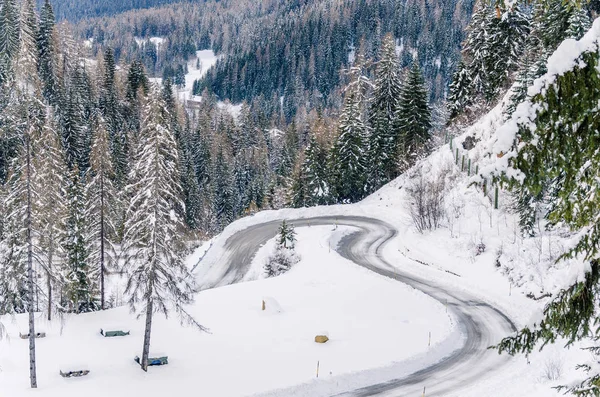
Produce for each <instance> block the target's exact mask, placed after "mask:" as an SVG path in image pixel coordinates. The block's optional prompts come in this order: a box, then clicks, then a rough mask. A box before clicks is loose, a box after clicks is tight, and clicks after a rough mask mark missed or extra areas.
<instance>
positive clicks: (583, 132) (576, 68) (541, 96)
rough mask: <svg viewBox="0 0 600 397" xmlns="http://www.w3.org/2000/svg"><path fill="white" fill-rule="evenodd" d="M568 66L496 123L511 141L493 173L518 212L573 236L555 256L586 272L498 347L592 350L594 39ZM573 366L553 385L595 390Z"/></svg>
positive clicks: (598, 235)
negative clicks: (571, 376) (573, 378)
mask: <svg viewBox="0 0 600 397" xmlns="http://www.w3.org/2000/svg"><path fill="white" fill-rule="evenodd" d="M561 34H562V32H561ZM579 48H582V47H579ZM582 49H583V48H582ZM575 54H577V53H575ZM566 56H567V57H569V56H572V54H568V55H566ZM561 61H562V59H561ZM569 65H571V66H570V67H568V68H566V69H565V70H562V71H561V72H560V74H557V73H555V74H552V75H546V76H544V77H543V78H542V79H541V80H538V81H539V84H540V86H539V87H538V88H536V89H534V90H533V92H532V95H531V96H530V97H528V98H527V99H526V100H525V101H524V103H522V104H521V105H520V106H519V108H518V109H519V111H518V112H516V113H515V114H514V115H513V118H512V120H511V121H510V122H509V123H507V124H506V127H505V128H503V131H502V132H501V133H502V134H506V135H505V136H504V137H503V139H506V138H507V137H508V138H512V147H504V148H503V150H506V151H507V152H508V153H505V155H507V156H508V158H509V159H510V160H509V168H508V169H507V170H505V171H506V172H505V173H503V174H502V175H499V176H500V177H505V178H506V179H507V180H508V181H509V183H510V185H511V187H512V189H513V191H514V192H515V193H516V194H517V195H520V196H521V197H528V198H530V200H529V202H527V204H528V205H523V206H521V207H520V210H521V211H524V213H521V214H520V215H521V217H523V216H525V217H529V218H531V217H533V218H534V219H542V218H543V219H545V220H546V221H547V227H548V228H554V227H561V228H568V229H570V231H571V232H572V233H573V234H572V236H573V241H572V242H571V245H570V248H569V249H568V250H567V251H566V253H565V254H564V255H563V256H561V257H560V258H559V261H560V260H563V259H568V258H577V259H578V260H581V261H583V262H585V266H586V270H585V271H582V273H581V276H580V277H578V278H573V281H572V282H571V284H570V285H568V286H567V287H565V288H563V289H561V290H560V291H559V292H557V293H556V294H555V295H554V297H553V299H552V300H551V301H550V302H549V303H548V304H546V305H545V308H544V312H543V314H544V315H543V318H542V319H541V320H540V321H536V323H535V324H533V325H530V326H527V327H525V328H523V329H522V330H520V331H519V332H518V333H517V334H516V335H515V336H509V337H507V338H505V339H504V340H503V341H502V342H501V343H500V344H499V345H498V349H499V350H500V352H509V353H511V354H516V353H525V354H528V353H531V352H532V351H533V350H534V349H535V348H536V347H538V346H541V348H542V349H543V348H544V347H545V346H546V345H547V344H549V343H555V342H558V341H563V342H565V341H566V346H572V345H573V344H574V343H575V342H576V341H580V340H586V341H587V343H586V345H588V346H590V347H589V348H587V349H586V350H588V351H590V352H591V353H592V354H593V355H594V357H595V356H596V355H597V354H598V351H599V349H598V345H597V344H598V341H600V334H599V331H598V328H597V325H596V324H597V323H598V318H599V313H598V305H597V301H598V294H599V290H598V285H599V284H600V260H599V255H600V251H599V247H600V245H599V242H600V229H599V224H598V221H597V220H598V217H599V215H600V211H599V208H600V205H599V202H598V195H597V194H596V191H597V186H598V184H597V180H596V178H597V175H598V174H599V173H600V153H599V151H598V142H599V140H600V135H599V132H598V131H599V130H600V129H599V125H600V118H599V117H598V113H597V106H598V101H599V100H600V83H599V82H600V72H599V70H600V69H599V68H598V66H599V65H600V54H599V51H598V44H597V42H594V45H593V46H589V47H588V49H587V50H585V51H582V52H581V53H580V54H579V55H576V56H575V57H574V58H573V59H572V60H571V61H570V62H569ZM519 113H521V114H519ZM507 142H510V140H507ZM502 146H504V145H502ZM532 212H537V213H532ZM563 342H561V343H563ZM592 361H594V362H595V361H596V359H595V358H593V359H592ZM579 368H580V369H582V370H583V371H584V376H583V380H582V381H581V382H571V383H570V384H569V385H568V386H563V387H561V388H562V389H563V390H564V391H567V392H570V393H572V394H574V395H578V396H594V395H596V394H597V391H598V384H599V382H600V373H598V368H597V367H594V366H591V365H588V364H583V365H582V366H580V367H579Z"/></svg>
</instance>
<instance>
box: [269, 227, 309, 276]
mask: <svg viewBox="0 0 600 397" xmlns="http://www.w3.org/2000/svg"><path fill="white" fill-rule="evenodd" d="M295 248H296V231H295V230H294V226H293V225H290V224H288V223H287V222H286V221H285V220H284V221H283V222H281V226H280V227H279V233H278V234H277V238H276V244H275V250H274V252H273V254H272V255H271V256H270V257H269V258H268V259H267V262H266V263H265V266H264V270H265V274H266V276H267V277H275V276H279V275H281V274H283V273H285V272H287V271H289V270H290V269H291V268H292V266H294V265H295V264H296V263H298V262H299V261H300V257H299V256H298V254H297V253H296V251H295Z"/></svg>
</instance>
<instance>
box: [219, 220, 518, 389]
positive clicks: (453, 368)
mask: <svg viewBox="0 0 600 397" xmlns="http://www.w3.org/2000/svg"><path fill="white" fill-rule="evenodd" d="M289 222H290V223H292V224H294V226H296V227H303V226H310V225H346V226H352V227H354V228H357V229H358V231H356V232H354V233H352V234H350V235H348V236H346V237H345V238H343V239H342V241H341V242H340V244H339V246H338V247H337V252H338V253H339V254H340V255H341V256H343V257H344V258H346V259H349V260H351V261H352V262H354V263H356V264H357V265H360V266H362V267H364V268H366V269H369V270H371V271H373V272H375V273H378V274H380V275H382V276H386V277H390V278H393V279H395V280H398V281H399V282H402V283H404V284H407V285H409V286H411V287H413V288H415V289H417V290H420V291H422V292H423V293H425V294H427V295H429V296H430V297H432V298H433V299H435V300H437V301H439V302H441V303H443V304H445V305H447V307H448V310H449V311H450V312H451V313H452V314H453V315H454V317H455V318H456V319H457V322H458V324H457V326H458V327H459V329H460V332H461V333H462V334H463V335H465V339H464V340H465V343H464V345H463V346H462V347H461V348H459V349H458V350H456V351H454V352H453V353H452V354H450V355H449V356H447V357H445V358H444V359H442V360H441V361H439V362H438V363H435V364H433V365H431V366H428V367H426V368H422V369H421V370H419V371H417V372H414V373H412V374H411V375H409V376H406V377H402V378H398V379H392V380H389V381H387V382H385V383H379V384H374V385H370V386H368V387H364V388H362V389H358V390H354V391H351V392H345V393H342V394H338V395H336V396H337V397H342V396H344V397H349V396H354V397H359V396H361V397H362V396H396V397H400V396H413V397H414V396H421V394H422V392H423V387H424V386H426V388H427V392H426V395H427V397H432V396H451V395H460V393H461V391H464V390H468V389H469V388H471V387H473V386H474V385H475V384H476V383H477V382H478V381H481V380H482V379H485V378H486V377H488V376H490V375H491V374H492V373H493V372H494V371H496V370H497V369H498V368H499V367H501V366H502V365H504V364H506V363H507V361H508V360H509V359H508V358H507V357H506V356H499V355H498V354H497V353H496V352H494V351H490V350H488V346H490V345H492V344H494V343H497V342H498V341H499V340H500V338H502V337H503V336H505V335H507V334H509V333H511V332H513V331H515V330H516V328H515V325H514V324H513V322H512V321H511V320H510V319H509V318H508V317H507V316H506V315H505V314H503V313H502V312H501V311H500V310H498V309H497V308H494V307H492V306H490V305H489V304H487V303H485V302H483V301H481V300H480V299H478V298H477V297H476V296H474V295H472V294H470V293H468V292H466V291H456V290H455V289H453V288H452V287H451V286H449V285H444V284H443V283H440V282H434V281H430V280H425V279H423V278H420V277H417V276H415V275H412V274H410V273H408V272H406V271H403V270H402V269H400V270H399V269H397V268H394V267H393V266H391V265H390V264H389V263H388V262H387V261H386V259H385V258H384V257H383V254H382V252H383V247H384V246H385V244H387V243H388V242H389V241H391V240H392V239H393V238H394V237H396V236H397V231H396V229H394V227H393V226H391V225H389V224H387V223H385V222H382V221H380V220H377V219H371V218H366V217H359V216H337V217H336V216H327V217H316V218H311V219H297V220H291V221H289ZM279 225H280V221H273V222H267V223H262V224H258V225H255V226H251V227H249V228H247V229H244V230H242V231H239V232H237V233H235V234H234V235H232V236H231V237H230V238H229V239H228V240H227V241H226V243H225V250H224V251H223V255H222V256H221V258H220V259H219V262H220V264H221V266H224V267H223V269H224V270H223V274H222V277H221V278H220V279H219V281H218V282H217V283H215V285H213V286H220V285H228V284H232V283H236V282H240V281H242V279H243V278H244V276H245V274H246V273H247V272H248V270H249V267H250V264H251V262H252V258H253V257H254V255H255V254H256V252H257V251H258V249H259V248H260V247H261V246H262V245H263V244H264V243H266V242H267V241H268V240H269V239H271V238H273V237H274V236H275V235H276V234H277V229H278V227H279ZM449 277H454V276H451V275H449ZM392 304H393V303H390V305H392Z"/></svg>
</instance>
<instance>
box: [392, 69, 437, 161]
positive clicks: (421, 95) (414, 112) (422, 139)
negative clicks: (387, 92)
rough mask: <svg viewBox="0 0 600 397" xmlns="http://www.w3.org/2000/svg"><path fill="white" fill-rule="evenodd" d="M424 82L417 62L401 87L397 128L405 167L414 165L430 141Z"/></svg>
mask: <svg viewBox="0 0 600 397" xmlns="http://www.w3.org/2000/svg"><path fill="white" fill-rule="evenodd" d="M428 98H429V95H428V93H427V88H426V86H425V80H424V79H423V75H422V74H421V69H420V68H419V65H418V63H417V62H414V63H413V67H412V68H411V69H410V71H409V72H408V75H407V77H406V80H405V81H404V84H403V86H402V94H401V96H400V110H399V111H398V128H399V129H400V131H402V137H403V147H402V148H401V149H400V150H402V152H401V155H400V158H401V161H403V162H404V164H405V166H406V165H411V164H414V162H415V161H416V159H417V157H418V156H419V155H421V154H422V153H423V152H424V151H425V150H426V149H427V145H428V144H429V140H430V139H431V109H430V108H429V104H428Z"/></svg>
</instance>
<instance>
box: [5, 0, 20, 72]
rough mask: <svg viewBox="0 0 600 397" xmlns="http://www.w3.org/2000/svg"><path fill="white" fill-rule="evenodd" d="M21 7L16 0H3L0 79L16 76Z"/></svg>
mask: <svg viewBox="0 0 600 397" xmlns="http://www.w3.org/2000/svg"><path fill="white" fill-rule="evenodd" d="M19 35H20V31H19V8H18V5H17V1H16V0H3V1H2V7H1V8H0V81H1V82H3V83H4V82H7V81H9V80H10V79H12V78H13V77H14V74H13V73H14V70H15V66H14V62H15V58H16V56H17V53H18V51H19V45H20V40H19Z"/></svg>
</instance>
